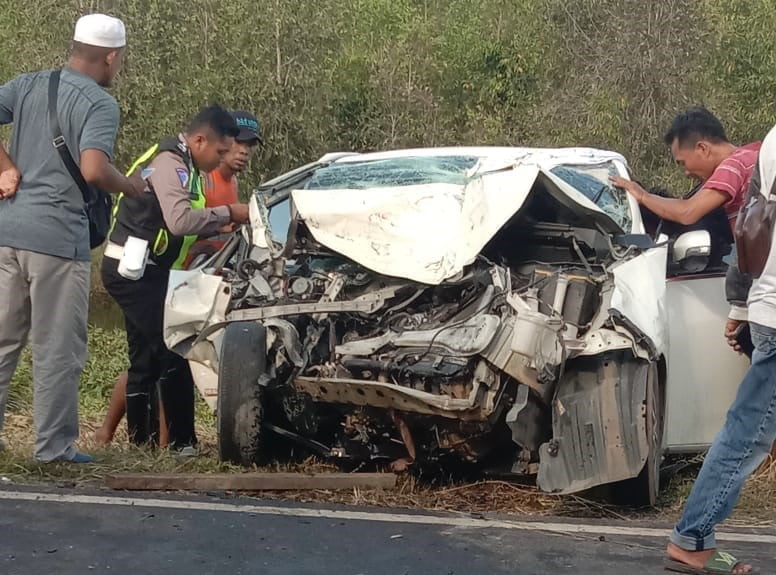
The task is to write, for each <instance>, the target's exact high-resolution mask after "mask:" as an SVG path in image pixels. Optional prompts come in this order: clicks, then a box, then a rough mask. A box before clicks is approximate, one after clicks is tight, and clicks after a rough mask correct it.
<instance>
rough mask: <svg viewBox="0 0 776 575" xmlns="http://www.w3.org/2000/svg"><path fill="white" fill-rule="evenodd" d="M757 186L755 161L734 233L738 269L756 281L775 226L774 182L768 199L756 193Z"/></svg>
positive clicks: (757, 168)
mask: <svg viewBox="0 0 776 575" xmlns="http://www.w3.org/2000/svg"><path fill="white" fill-rule="evenodd" d="M761 186H762V183H761V182H760V163H759V161H758V162H757V165H756V166H755V168H754V172H753V173H752V180H751V183H750V184H749V190H748V192H747V196H746V201H745V202H744V205H743V206H742V207H741V211H740V212H739V214H738V220H737V221H736V231H735V239H736V252H737V255H738V269H739V270H740V271H741V272H743V273H746V274H750V275H751V276H752V277H754V278H759V277H760V275H761V274H762V273H763V269H765V263H766V262H767V261H768V254H769V253H770V251H771V238H772V237H773V226H774V222H776V197H775V196H774V193H776V179H774V181H773V184H772V185H771V189H770V193H769V194H768V197H765V196H763V194H761V193H760V188H761Z"/></svg>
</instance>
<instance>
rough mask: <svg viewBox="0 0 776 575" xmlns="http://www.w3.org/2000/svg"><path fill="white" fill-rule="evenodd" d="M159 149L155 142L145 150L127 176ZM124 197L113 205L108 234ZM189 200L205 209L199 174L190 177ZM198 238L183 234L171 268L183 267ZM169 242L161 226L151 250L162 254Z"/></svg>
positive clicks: (192, 204)
mask: <svg viewBox="0 0 776 575" xmlns="http://www.w3.org/2000/svg"><path fill="white" fill-rule="evenodd" d="M158 150H159V144H154V145H153V146H151V147H150V148H148V149H147V150H146V151H145V152H143V154H142V155H141V156H140V157H139V158H138V159H137V160H135V162H134V163H133V164H132V167H131V168H129V170H127V173H126V176H127V177H130V176H131V175H132V174H134V173H135V172H136V171H137V169H138V168H139V167H140V166H142V165H143V164H146V163H148V162H150V161H151V160H152V159H153V158H154V156H156V153H157V151H158ZM191 176H195V172H194V171H193V170H192V171H191ZM123 197H124V194H120V195H119V197H118V200H117V201H116V205H115V206H114V207H113V218H112V222H111V228H110V232H109V234H108V235H109V236H110V234H111V233H113V228H114V226H115V225H116V217H117V216H118V213H119V206H120V204H121V199H122V198H123ZM189 201H190V202H191V209H192V210H203V209H205V205H206V199H205V193H204V186H203V184H202V177H201V176H200V175H199V174H196V177H189ZM197 238H198V236H183V243H182V245H181V248H180V251H179V252H178V257H177V258H176V260H175V261H174V262H173V264H172V266H171V269H174V270H177V269H183V264H184V263H185V262H186V257H187V256H188V253H189V250H190V249H191V246H192V245H194V242H196V241H197ZM169 244H170V240H169V235H168V232H167V230H166V229H164V228H161V229H160V230H159V231H158V232H157V234H156V239H155V240H154V245H153V246H151V252H152V253H153V254H154V255H156V256H161V255H163V254H164V253H165V252H166V251H167V248H168V246H169Z"/></svg>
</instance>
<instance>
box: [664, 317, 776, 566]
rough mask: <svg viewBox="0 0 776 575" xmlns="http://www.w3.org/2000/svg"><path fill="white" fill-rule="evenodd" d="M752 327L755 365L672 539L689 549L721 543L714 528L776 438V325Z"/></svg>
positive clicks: (732, 408)
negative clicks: (715, 536)
mask: <svg viewBox="0 0 776 575" xmlns="http://www.w3.org/2000/svg"><path fill="white" fill-rule="evenodd" d="M750 328H751V331H752V342H753V343H754V346H755V351H754V355H753V356H752V365H751V367H750V368H749V371H747V372H746V375H745V376H744V380H743V381H742V382H741V386H740V387H739V389H738V394H737V395H736V399H735V401H734V402H733V405H732V406H731V408H730V410H729V411H728V414H727V418H726V419H725V425H724V426H723V427H722V430H721V431H720V432H719V433H718V434H717V437H716V438H715V439H714V443H712V445H711V449H709V453H708V454H707V455H706V459H705V460H704V462H703V467H701V471H700V474H699V475H698V479H697V480H696V481H695V485H693V488H692V492H691V493H690V497H689V498H688V500H687V504H686V506H685V508H684V513H683V514H682V518H681V519H680V520H679V523H678V524H677V525H676V527H675V528H674V531H673V533H672V534H671V542H672V543H674V544H675V545H678V546H679V547H681V548H682V549H686V550H687V551H703V550H706V549H713V548H714V547H716V542H715V539H714V527H715V526H716V525H717V524H719V523H721V522H722V521H724V520H725V519H726V518H727V517H728V516H729V515H730V513H731V512H732V511H733V508H734V507H735V505H736V503H737V502H738V497H739V495H740V494H741V488H742V487H743V485H744V482H745V481H746V479H747V477H749V475H751V474H752V473H753V472H754V471H755V470H756V469H757V468H758V467H759V466H760V464H761V463H762V462H763V461H764V460H765V458H766V457H767V456H768V454H769V453H770V451H771V446H772V445H773V441H774V439H776V329H771V328H769V327H765V326H762V325H758V324H756V323H751V324H750ZM699 401H700V398H699Z"/></svg>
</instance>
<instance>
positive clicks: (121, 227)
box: [102, 105, 248, 453]
mask: <svg viewBox="0 0 776 575" xmlns="http://www.w3.org/2000/svg"><path fill="white" fill-rule="evenodd" d="M237 134H238V128H237V125H236V123H235V121H234V118H233V117H232V116H231V115H230V114H229V113H228V112H227V111H226V110H225V109H223V108H222V107H221V106H218V105H213V106H209V107H207V108H204V109H202V110H201V111H200V112H199V114H197V116H196V117H195V118H194V119H193V120H192V121H191V123H190V124H189V126H188V128H187V129H186V130H185V132H183V133H182V134H179V135H178V136H177V137H173V138H169V139H167V140H165V141H164V142H162V143H161V144H158V145H155V146H153V147H151V148H150V149H149V150H148V151H146V153H144V154H143V155H142V156H141V157H140V158H139V159H138V160H137V162H135V164H134V165H133V166H132V168H131V169H130V170H129V172H130V173H135V172H137V171H138V170H140V171H141V173H142V175H143V177H144V178H145V179H146V182H147V184H148V185H147V187H146V190H145V193H143V194H141V196H140V197H138V198H129V197H120V198H119V201H118V202H117V205H116V208H115V210H114V221H113V227H112V229H111V233H110V236H109V238H108V244H107V246H106V248H105V257H104V259H103V264H102V280H103V283H104V285H105V288H106V290H107V291H108V293H109V294H110V295H111V296H112V297H113V298H114V299H115V300H116V302H117V303H118V305H119V307H120V308H121V310H122V312H123V314H124V320H125V325H126V332H127V344H128V346H129V363H130V366H129V376H128V381H127V393H126V406H127V430H128V432H129V437H130V440H131V441H132V442H133V443H134V444H136V445H142V444H146V443H151V444H154V445H155V444H156V443H157V441H158V435H157V430H156V429H155V427H156V423H155V422H158V415H157V414H156V406H157V405H158V403H159V402H158V400H157V395H156V393H157V392H158V393H159V398H160V399H161V402H162V405H163V408H164V411H165V415H166V420H167V425H168V433H169V446H170V448H171V449H173V450H177V451H182V452H184V453H188V452H193V449H194V446H195V445H196V435H195V433H194V384H193V380H192V377H191V372H190V371H189V368H188V363H187V362H186V360H184V359H183V358H181V357H180V356H178V355H176V354H175V353H173V352H171V351H169V350H168V349H167V347H166V346H165V343H164V339H163V333H162V330H163V327H162V326H163V319H164V301H165V296H166V293H167V281H168V275H169V270H170V269H176V268H181V267H182V266H183V262H185V260H186V257H187V253H188V250H189V248H190V247H191V246H192V244H193V243H194V242H195V241H196V239H197V237H198V236H207V235H210V234H215V233H217V232H218V230H219V229H221V228H223V227H224V226H226V225H229V224H230V223H232V224H244V223H246V222H247V221H248V206H247V205H246V204H239V203H235V204H231V205H226V206H218V207H214V208H207V207H206V206H205V195H204V192H203V189H202V177H201V175H200V174H201V173H204V172H208V171H211V170H213V169H215V168H216V167H217V166H218V165H219V163H220V161H221V159H222V157H223V156H224V154H225V153H226V152H227V151H228V150H229V149H230V147H231V145H232V142H233V139H234V137H235V136H236V135H237ZM125 244H126V249H125ZM146 246H147V247H146ZM141 251H142V252H143V253H142V254H141V253H140V252H141ZM143 256H145V257H146V258H147V260H145V267H144V268H143V266H142V265H141V264H139V263H138V262H137V261H136V260H137V258H141V259H142V257H143Z"/></svg>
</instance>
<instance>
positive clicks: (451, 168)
mask: <svg viewBox="0 0 776 575" xmlns="http://www.w3.org/2000/svg"><path fill="white" fill-rule="evenodd" d="M476 164H477V158H475V157H470V156H433V157H432V156H430V157H414V158H391V159H388V160H373V161H370V162H345V163H340V164H332V165H330V166H328V167H326V168H321V169H320V170H317V171H316V172H315V174H314V175H313V177H312V178H311V179H310V181H309V182H308V184H307V186H305V187H306V188H307V189H318V190H327V189H349V190H365V189H369V188H381V187H388V186H417V185H422V184H458V185H465V184H466V183H467V182H468V181H469V177H468V176H467V172H468V170H470V169H471V168H473V167H474V166H475V165H476Z"/></svg>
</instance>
